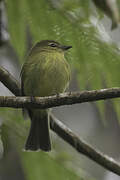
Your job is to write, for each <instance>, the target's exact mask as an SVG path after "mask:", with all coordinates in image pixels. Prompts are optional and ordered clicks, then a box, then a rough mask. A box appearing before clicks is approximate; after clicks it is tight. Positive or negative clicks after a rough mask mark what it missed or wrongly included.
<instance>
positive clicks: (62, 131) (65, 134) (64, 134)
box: [50, 115, 120, 175]
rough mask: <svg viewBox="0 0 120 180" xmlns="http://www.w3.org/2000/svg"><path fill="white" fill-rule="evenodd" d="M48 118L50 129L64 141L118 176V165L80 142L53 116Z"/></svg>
mask: <svg viewBox="0 0 120 180" xmlns="http://www.w3.org/2000/svg"><path fill="white" fill-rule="evenodd" d="M50 117H51V118H50V128H51V129H52V130H53V131H54V132H56V134H58V136H60V137H61V138H62V139H64V140H65V141H66V142H67V143H69V144H70V145H71V146H72V147H73V148H75V149H76V150H77V151H78V152H80V153H82V154H83V155H85V156H87V157H89V158H90V159H92V160H93V161H95V162H96V163H98V164H99V165H101V166H103V167H104V168H106V169H108V170H110V171H112V172H114V173H116V174H118V175H120V164H118V163H117V162H116V161H115V160H114V159H113V158H111V157H109V156H107V155H105V154H103V153H101V152H100V151H98V150H96V149H95V148H93V147H92V146H91V145H89V144H88V143H86V142H85V141H84V140H82V138H79V137H78V136H77V135H76V134H74V133H73V132H72V131H71V130H70V129H69V128H68V127H66V126H65V125H64V124H63V123H62V122H61V121H59V120H58V119H57V118H56V117H55V116H53V115H51V116H50Z"/></svg>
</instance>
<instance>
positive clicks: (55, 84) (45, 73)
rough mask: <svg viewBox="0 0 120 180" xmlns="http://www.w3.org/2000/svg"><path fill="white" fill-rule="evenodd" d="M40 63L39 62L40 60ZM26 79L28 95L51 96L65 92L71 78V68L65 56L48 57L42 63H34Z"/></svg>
mask: <svg viewBox="0 0 120 180" xmlns="http://www.w3.org/2000/svg"><path fill="white" fill-rule="evenodd" d="M38 63H39V62H38ZM30 73H31V74H33V76H29V77H31V78H28V80H26V85H25V87H27V89H26V90H25V91H26V92H25V93H27V95H32V96H49V95H54V94H58V93H61V92H63V91H64V90H65V89H66V87H67V85H68V82H69V80H70V68H69V65H68V63H67V62H66V60H65V59H64V58H60V59H59V58H53V59H51V58H48V60H45V61H44V62H42V63H41V62H40V64H36V65H32V68H31V72H30Z"/></svg>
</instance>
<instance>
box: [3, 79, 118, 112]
mask: <svg viewBox="0 0 120 180" xmlns="http://www.w3.org/2000/svg"><path fill="white" fill-rule="evenodd" d="M9 78H11V76H9ZM3 81H4V80H3V79H2V82H3ZM4 84H5V83H4ZM7 86H8V87H9V86H11V90H13V89H12V88H13V87H14V86H13V87H12V85H11V83H9V84H7ZM16 87H17V86H16ZM18 90H19V89H17V91H18ZM15 92H16V91H15ZM18 93H19V92H18ZM116 97H120V88H109V89H101V90H93V91H81V92H68V93H61V94H59V95H54V96H47V97H34V99H33V98H31V97H27V96H22V97H15V96H0V107H13V108H40V109H45V108H52V107H57V106H61V105H71V104H77V103H83V102H91V101H98V100H105V99H111V98H116Z"/></svg>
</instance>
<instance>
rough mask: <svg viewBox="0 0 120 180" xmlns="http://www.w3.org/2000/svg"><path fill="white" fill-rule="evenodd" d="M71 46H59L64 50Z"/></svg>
mask: <svg viewBox="0 0 120 180" xmlns="http://www.w3.org/2000/svg"><path fill="white" fill-rule="evenodd" d="M70 48H72V46H61V49H63V50H64V51H66V50H68V49H70Z"/></svg>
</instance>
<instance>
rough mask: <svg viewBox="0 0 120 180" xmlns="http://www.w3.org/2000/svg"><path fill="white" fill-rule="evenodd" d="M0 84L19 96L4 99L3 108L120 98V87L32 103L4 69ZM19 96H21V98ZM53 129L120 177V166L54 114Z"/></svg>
mask: <svg viewBox="0 0 120 180" xmlns="http://www.w3.org/2000/svg"><path fill="white" fill-rule="evenodd" d="M0 81H1V82H2V83H3V84H4V85H5V86H6V87H7V88H8V89H9V90H10V91H11V92H12V93H13V94H14V95H15V96H17V97H15V96H8V97H7V96H0V107H13V108H23V107H25V108H28V107H32V108H41V109H44V108H50V107H55V106H61V105H71V104H75V103H83V102H90V101H98V100H105V99H110V98H117V97H120V88H110V89H101V90H94V91H82V92H74V93H63V94H60V95H59V96H49V97H44V98H43V97H42V98H41V97H35V100H34V102H31V98H30V97H20V84H19V83H18V82H17V81H16V79H15V78H14V77H13V76H12V75H11V74H10V73H9V72H8V71H7V70H5V69H4V68H1V67H0ZM18 96H19V97H18ZM50 128H51V129H52V130H53V131H54V132H55V133H56V134H58V136H60V137H61V138H62V139H63V140H65V141H66V142H67V143H68V144H70V145H71V146H72V147H73V148H74V149H76V150H77V151H78V152H79V153H82V154H83V155H85V156H87V157H88V158H90V159H92V160H93V161H95V162H96V163H98V164H99V165H101V166H103V167H104V168H106V169H108V170H110V171H112V172H114V173H116V174H117V175H120V164H118V163H117V162H116V161H115V160H114V159H112V158H111V157H108V156H106V155H104V154H103V153H101V152H99V151H98V150H96V149H95V148H94V147H92V146H91V145H89V144H87V143H86V142H85V141H84V140H82V139H81V138H79V137H78V136H77V135H76V134H74V133H73V132H72V131H71V130H70V129H69V128H68V127H67V126H65V125H64V124H63V123H62V122H61V121H59V120H58V119H57V118H56V117H54V116H53V114H51V115H50Z"/></svg>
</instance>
